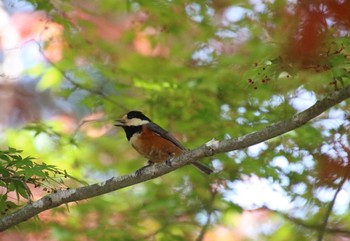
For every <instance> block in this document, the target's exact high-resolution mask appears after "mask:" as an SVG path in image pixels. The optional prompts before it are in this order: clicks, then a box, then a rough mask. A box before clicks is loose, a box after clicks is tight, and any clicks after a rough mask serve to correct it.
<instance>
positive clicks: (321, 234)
mask: <svg viewBox="0 0 350 241" xmlns="http://www.w3.org/2000/svg"><path fill="white" fill-rule="evenodd" d="M348 175H349V165H347V166H346V168H345V173H344V176H343V178H342V179H341V181H340V183H339V185H338V188H337V190H336V191H335V193H334V196H333V198H332V201H331V202H330V203H329V206H328V208H327V212H326V214H325V216H324V219H323V222H322V224H321V226H320V229H319V232H318V237H317V241H322V240H323V237H324V234H325V231H326V229H327V224H328V220H329V217H330V215H331V213H332V210H333V207H334V204H335V200H336V199H337V196H338V194H339V192H340V191H341V189H342V188H343V185H344V183H345V182H346V180H348Z"/></svg>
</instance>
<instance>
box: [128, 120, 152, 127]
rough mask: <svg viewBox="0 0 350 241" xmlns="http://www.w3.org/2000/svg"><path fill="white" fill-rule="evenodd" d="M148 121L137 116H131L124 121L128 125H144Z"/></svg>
mask: <svg viewBox="0 0 350 241" xmlns="http://www.w3.org/2000/svg"><path fill="white" fill-rule="evenodd" d="M148 123H149V121H148V120H141V119H138V118H132V119H131V120H128V122H127V123H126V124H127V125H128V126H141V125H145V124H148Z"/></svg>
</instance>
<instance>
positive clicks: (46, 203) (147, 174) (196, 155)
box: [0, 86, 350, 231]
mask: <svg viewBox="0 0 350 241" xmlns="http://www.w3.org/2000/svg"><path fill="white" fill-rule="evenodd" d="M348 98H350V86H347V87H345V88H343V89H341V90H339V91H335V92H334V93H332V94H330V95H328V96H327V97H325V98H323V99H322V100H319V101H317V102H316V103H315V104H314V105H312V106H311V107H310V108H308V109H306V110H305V111H302V112H300V113H297V114H295V115H294V116H292V117H291V118H289V119H286V120H284V121H280V122H277V123H275V124H272V125H270V126H267V127H266V128H264V129H263V130H261V131H256V132H252V133H250V134H247V135H244V136H241V137H238V138H234V139H229V140H223V141H211V142H208V143H206V144H204V145H202V146H200V147H198V148H197V149H195V150H192V151H189V152H186V153H184V154H183V155H181V156H179V157H176V158H174V160H173V161H172V166H171V167H169V166H168V165H166V164H159V165H153V166H151V167H149V168H146V169H144V172H143V173H142V174H141V175H138V176H136V175H135V174H134V173H133V174H129V175H125V176H120V177H113V178H111V179H109V180H107V181H105V182H101V183H95V184H92V185H89V186H84V187H80V188H76V189H69V190H59V191H57V192H56V193H52V194H50V195H47V196H45V197H43V198H41V199H39V200H37V201H35V202H32V203H29V204H27V205H26V206H24V207H23V208H21V209H19V210H17V211H16V212H14V213H12V214H9V215H7V216H5V217H3V218H1V219H0V231H4V230H6V229H8V228H10V227H12V226H14V225H17V224H19V223H21V222H24V221H26V220H28V219H29V218H32V217H34V216H35V215H37V214H39V213H41V212H43V211H45V210H48V209H52V208H54V207H57V206H60V205H62V204H65V203H69V202H76V201H80V200H83V199H88V198H92V197H96V196H99V195H102V194H105V193H109V192H112V191H115V190H118V189H121V188H124V187H128V186H132V185H135V184H137V183H140V182H145V181H148V180H151V179H154V178H156V177H159V176H161V175H164V174H166V173H168V172H171V171H173V170H176V169H177V168H180V167H182V166H184V165H187V164H189V163H191V162H193V161H194V160H198V159H200V158H203V157H208V156H213V155H215V154H218V153H223V152H228V151H234V150H238V149H243V148H246V147H249V146H252V145H255V144H258V143H260V142H263V141H267V140H269V139H272V138H274V137H276V136H279V135H282V134H284V133H287V132H289V131H291V130H294V129H296V128H298V127H300V126H302V125H304V124H305V123H306V122H308V121H310V120H311V119H313V118H315V117H316V116H318V115H320V114H321V113H323V112H324V111H326V110H327V109H329V108H331V107H332V106H334V105H336V104H338V103H340V102H342V101H344V100H346V99H348Z"/></svg>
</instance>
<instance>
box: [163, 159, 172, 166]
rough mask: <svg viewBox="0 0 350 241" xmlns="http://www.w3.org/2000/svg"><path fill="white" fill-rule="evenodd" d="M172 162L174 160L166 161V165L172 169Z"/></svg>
mask: <svg viewBox="0 0 350 241" xmlns="http://www.w3.org/2000/svg"><path fill="white" fill-rule="evenodd" d="M172 160H173V158H169V159H167V160H166V161H165V164H166V165H167V166H169V167H172V166H173V164H172V163H171V162H172Z"/></svg>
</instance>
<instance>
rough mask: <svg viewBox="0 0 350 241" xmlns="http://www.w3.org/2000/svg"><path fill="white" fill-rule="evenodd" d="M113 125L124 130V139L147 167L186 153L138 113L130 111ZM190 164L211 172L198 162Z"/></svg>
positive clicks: (166, 133) (206, 172) (208, 172)
mask: <svg viewBox="0 0 350 241" xmlns="http://www.w3.org/2000/svg"><path fill="white" fill-rule="evenodd" d="M115 125H116V126H120V127H122V128H123V129H124V131H125V134H126V138H127V139H128V141H129V142H130V143H131V145H132V146H133V147H134V149H135V150H136V151H137V152H138V153H140V154H141V155H142V156H143V157H145V158H147V159H148V165H147V166H150V165H153V164H154V163H158V162H164V161H166V162H167V163H168V162H169V161H170V159H171V158H173V157H174V156H179V155H181V154H182V153H183V152H184V151H186V149H185V147H184V146H183V145H181V143H180V142H179V141H178V140H176V139H175V137H173V136H172V135H171V134H170V133H169V132H167V131H166V130H164V129H163V128H162V127H160V126H159V125H157V124H156V123H154V122H152V121H151V119H149V118H148V117H147V116H145V115H144V114H143V113H142V112H140V111H130V112H129V113H127V114H126V115H124V116H123V118H122V119H121V120H117V123H116V124H115ZM191 164H192V165H193V166H195V167H196V168H198V169H199V170H200V171H202V172H203V173H205V174H207V175H209V174H210V173H212V172H213V170H211V169H210V168H209V167H207V166H205V165H203V164H202V163H200V162H198V161H194V162H192V163H191ZM147 166H145V167H147ZM145 167H143V168H145ZM143 168H141V169H140V170H139V171H141V170H142V169H143ZM139 171H138V172H139Z"/></svg>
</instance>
